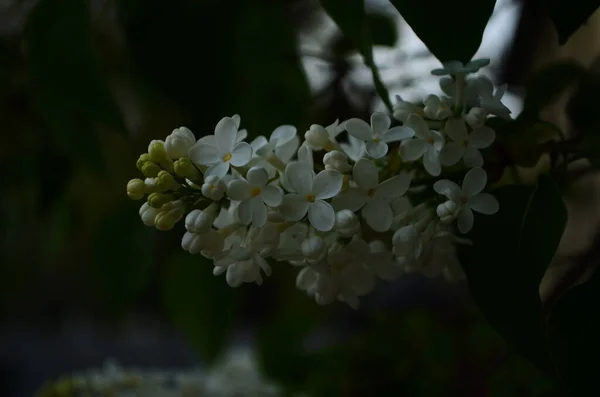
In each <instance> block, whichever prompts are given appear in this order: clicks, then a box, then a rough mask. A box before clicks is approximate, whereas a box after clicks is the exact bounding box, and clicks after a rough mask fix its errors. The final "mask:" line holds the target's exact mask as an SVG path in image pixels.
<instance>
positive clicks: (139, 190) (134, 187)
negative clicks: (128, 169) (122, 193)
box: [127, 179, 146, 200]
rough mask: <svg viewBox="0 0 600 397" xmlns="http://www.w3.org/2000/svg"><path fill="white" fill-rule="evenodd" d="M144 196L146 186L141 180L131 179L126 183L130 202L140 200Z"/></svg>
mask: <svg viewBox="0 0 600 397" xmlns="http://www.w3.org/2000/svg"><path fill="white" fill-rule="evenodd" d="M144 194H146V184H145V183H144V181H142V180H141V179H132V180H130V181H129V182H127V196H129V198H130V199H132V200H140V199H142V198H143V197H144Z"/></svg>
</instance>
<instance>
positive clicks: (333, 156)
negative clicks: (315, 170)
mask: <svg viewBox="0 0 600 397" xmlns="http://www.w3.org/2000/svg"><path fill="white" fill-rule="evenodd" d="M323 164H324V165H325V169H326V170H333V171H338V172H341V173H342V174H345V173H346V172H348V171H350V170H351V169H352V166H351V165H350V164H348V157H346V155H345V154H344V153H342V152H340V151H338V150H332V151H331V152H328V153H327V154H325V156H323Z"/></svg>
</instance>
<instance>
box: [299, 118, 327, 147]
mask: <svg viewBox="0 0 600 397" xmlns="http://www.w3.org/2000/svg"><path fill="white" fill-rule="evenodd" d="M304 139H305V140H306V143H307V144H308V145H310V147H311V148H313V149H314V150H321V149H324V148H325V147H326V146H329V144H330V140H329V133H328V132H327V130H326V129H325V127H323V126H321V125H318V124H313V125H311V126H310V129H309V130H308V131H306V133H304Z"/></svg>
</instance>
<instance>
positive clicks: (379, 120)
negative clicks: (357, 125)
mask: <svg viewBox="0 0 600 397" xmlns="http://www.w3.org/2000/svg"><path fill="white" fill-rule="evenodd" d="M390 125H392V120H390V118H389V117H388V115H387V114H385V113H382V112H375V113H373V114H372V115H371V129H372V130H373V133H374V134H375V135H379V134H382V133H384V132H385V131H387V130H388V129H389V128H390Z"/></svg>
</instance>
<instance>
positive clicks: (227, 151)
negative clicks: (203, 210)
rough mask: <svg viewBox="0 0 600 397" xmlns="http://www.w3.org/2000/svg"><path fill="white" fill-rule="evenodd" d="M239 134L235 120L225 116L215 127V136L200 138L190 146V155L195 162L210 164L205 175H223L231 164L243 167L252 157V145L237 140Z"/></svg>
mask: <svg viewBox="0 0 600 397" xmlns="http://www.w3.org/2000/svg"><path fill="white" fill-rule="evenodd" d="M237 134H238V129H237V126H236V123H235V121H234V120H233V119H232V118H230V117H224V118H222V119H221V121H219V123H218V124H217V126H216V127H215V135H214V138H211V139H207V140H205V141H202V139H200V140H199V141H198V142H197V143H196V144H195V145H194V146H192V147H191V148H190V150H189V152H188V155H189V157H190V159H191V160H192V161H193V162H194V163H196V164H198V165H206V166H209V167H208V169H207V170H206V171H205V173H204V175H205V176H209V175H216V176H218V177H223V176H225V174H227V172H228V171H229V167H230V165H232V166H234V167H242V166H244V165H246V164H248V162H249V161H250V159H251V158H252V147H251V146H250V145H249V144H248V143H246V142H237ZM213 143H214V144H213Z"/></svg>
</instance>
